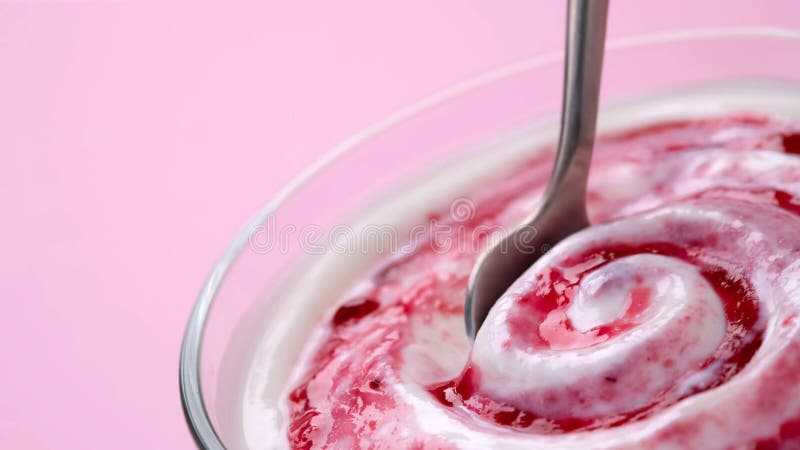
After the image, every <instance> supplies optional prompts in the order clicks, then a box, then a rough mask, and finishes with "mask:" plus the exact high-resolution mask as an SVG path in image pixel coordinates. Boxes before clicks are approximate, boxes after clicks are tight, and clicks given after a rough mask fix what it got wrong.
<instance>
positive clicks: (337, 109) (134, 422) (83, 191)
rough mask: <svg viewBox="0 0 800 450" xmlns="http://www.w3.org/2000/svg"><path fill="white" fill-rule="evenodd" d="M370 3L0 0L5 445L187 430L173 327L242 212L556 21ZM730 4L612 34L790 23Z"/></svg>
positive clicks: (1, 436)
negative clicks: (356, 136)
mask: <svg viewBox="0 0 800 450" xmlns="http://www.w3.org/2000/svg"><path fill="white" fill-rule="evenodd" d="M377 3H378V2H374V1H367V0H364V1H345V2H313V4H312V2H302V1H296V2H291V1H273V2H259V3H255V2H253V3H246V4H245V3H240V4H236V5H233V4H232V3H225V4H224V5H223V4H222V3H219V4H217V5H216V6H205V5H200V4H191V5H178V4H175V3H170V4H166V3H164V2H152V3H151V2H137V3H133V2H126V1H116V2H109V3H101V2H97V1H64V2H39V1H34V2H30V3H29V2H22V1H20V2H14V1H12V2H3V3H2V4H0V152H2V153H0V154H1V155H2V158H1V159H0V211H2V215H3V220H0V236H2V238H0V243H2V245H0V249H2V259H1V260H0V261H1V262H0V264H2V267H0V288H1V289H2V293H3V305H2V309H3V311H2V313H1V314H0V355H2V361H3V364H2V370H0V448H17V449H22V448H25V449H43V448H48V449H49V448H53V449H55V448H59V449H67V448H75V449H78V448H81V449H84V448H117V449H121V448H131V449H133V448H191V447H192V441H191V438H190V436H189V433H188V431H187V429H186V426H185V425H184V423H183V416H182V414H181V409H180V401H179V396H178V386H177V379H178V377H177V364H178V351H179V347H180V339H181V334H182V331H183V327H184V323H185V321H186V318H187V316H188V313H189V310H190V308H191V305H192V302H193V301H194V297H195V295H196V294H197V292H198V290H199V288H200V286H201V284H202V282H203V280H204V278H205V275H206V273H207V271H208V270H209V269H210V268H211V266H212V264H213V263H214V261H215V259H216V257H217V256H218V255H219V254H220V252H221V251H222V250H223V249H224V248H225V246H226V245H227V244H228V242H229V240H230V239H231V237H232V236H233V234H234V233H235V231H236V230H237V229H238V228H239V227H240V225H241V224H242V223H243V221H244V220H245V219H246V218H247V217H248V216H249V215H250V214H251V213H252V212H254V210H255V208H256V207H257V206H259V205H260V204H261V203H262V201H264V200H265V199H266V198H268V197H269V196H270V194H271V193H272V192H274V191H275V190H276V189H277V188H278V187H279V186H280V185H281V184H282V183H284V182H285V181H286V180H287V179H288V178H289V177H290V176H291V175H292V174H293V173H294V172H296V171H297V170H298V168H300V167H303V166H304V165H305V164H307V163H308V162H309V161H311V160H313V159H314V158H316V157H317V156H318V155H320V154H321V153H322V152H323V151H325V149H327V148H329V147H330V146H332V145H333V144H335V143H336V142H337V141H338V140H340V139H342V138H343V137H345V136H346V135H348V134H349V133H351V132H353V131H355V130H357V129H359V128H360V127H363V126H364V125H365V124H367V123H369V122H371V121H373V120H375V119H377V118H380V117H382V116H383V115H385V114H387V113H388V112H390V111H392V109H394V108H396V107H398V106H400V105H403V104H406V103H408V102H410V101H412V100H415V99H417V98H419V97H421V96H423V95H425V94H427V93H430V92H432V91H434V90H436V89H438V88H441V87H443V86H446V85H448V84H450V83H453V82H455V81H457V80H461V79H463V78H466V77H469V76H472V75H475V74H477V73H480V72H482V71H484V70H487V69H490V68H494V67H496V66H499V65H502V64H504V63H508V62H511V61H514V60H517V59H520V58H524V57H526V56H530V55H532V54H534V53H536V52H539V51H542V50H548V49H553V48H559V47H560V46H561V43H562V39H563V38H562V35H561V33H562V29H563V25H562V22H563V8H564V7H563V4H561V2H555V1H530V0H522V1H503V2H497V1H483V2H480V1H466V0H447V1H430V0H413V1H404V2H395V3H394V4H393V5H391V6H387V3H386V2H381V3H382V5H378V4H377ZM731 3H732V2H729V1H727V0H716V1H704V2H696V1H694V0H689V1H686V0H684V1H672V2H659V1H655V0H650V1H634V0H616V1H614V2H613V4H612V11H611V18H610V21H611V23H610V29H609V33H610V35H611V36H621V35H628V34H633V33H639V32H646V31H654V30H662V29H667V28H672V27H674V26H675V25H676V24H682V25H684V26H702V25H725V24H774V25H783V26H794V27H800V4H798V3H797V2H793V1H792V0H785V1H770V2H746V3H747V4H743V5H742V4H739V5H736V6H735V7H734V6H731ZM739 3H745V2H739Z"/></svg>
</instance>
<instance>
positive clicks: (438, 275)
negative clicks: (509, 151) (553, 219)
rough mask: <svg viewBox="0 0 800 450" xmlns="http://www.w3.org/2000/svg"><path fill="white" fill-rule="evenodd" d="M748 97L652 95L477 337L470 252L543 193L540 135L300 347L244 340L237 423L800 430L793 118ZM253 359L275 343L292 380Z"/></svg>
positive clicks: (344, 435) (436, 430) (297, 431)
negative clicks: (681, 106)
mask: <svg viewBox="0 0 800 450" xmlns="http://www.w3.org/2000/svg"><path fill="white" fill-rule="evenodd" d="M739 92H741V91H739ZM769 92H772V93H773V94H776V93H777V91H775V90H770V91H769ZM714 95H720V92H716V93H714ZM793 95H797V94H796V93H794V94H793ZM733 96H735V95H733ZM760 98H761V100H762V101H760V102H759V101H752V102H751V103H749V104H748V103H747V102H740V104H738V105H736V107H734V108H719V110H714V111H710V112H708V111H702V112H701V113H698V114H687V115H686V118H679V117H680V116H679V115H670V114H662V117H656V116H657V115H655V114H653V113H652V112H653V111H654V109H652V106H653V105H654V104H658V102H657V101H656V102H651V103H650V106H651V109H649V110H646V111H650V114H651V115H652V116H651V120H647V121H645V122H644V123H639V124H638V125H637V121H636V120H635V117H634V116H631V115H628V116H627V117H628V118H631V119H632V120H631V121H630V122H631V124H630V126H629V127H625V126H624V120H621V123H622V125H623V126H622V127H615V129H614V130H612V131H606V132H605V133H603V134H601V136H600V137H599V138H598V140H597V143H596V148H595V152H594V160H593V166H592V174H591V176H590V181H589V195H588V198H589V215H590V219H591V222H592V224H593V225H592V227H590V228H588V229H586V230H583V231H581V232H579V233H577V234H575V235H573V236H571V237H570V238H568V239H566V240H565V241H562V242H561V243H558V244H557V245H555V246H553V248H552V249H550V250H549V252H547V253H546V254H545V256H543V257H542V258H540V259H539V260H538V261H537V262H536V264H534V265H533V266H532V267H531V268H530V269H529V270H528V271H527V272H526V273H525V274H524V275H523V276H522V277H521V278H520V279H519V280H518V281H517V282H516V283H515V284H514V285H513V286H511V288H510V289H509V290H508V291H507V292H506V293H505V294H504V295H503V297H502V298H501V299H500V300H499V301H498V303H497V304H496V305H495V307H494V308H493V309H492V311H491V312H490V314H489V317H488V318H487V320H486V322H485V323H484V325H483V327H482V328H481V329H480V331H479V333H478V335H477V337H476V340H475V342H474V344H473V343H470V342H469V340H468V339H467V337H466V334H465V332H464V325H463V302H464V292H465V289H466V282H467V278H468V276H469V273H470V270H471V268H472V265H473V263H474V260H475V257H476V255H477V252H478V251H479V250H480V249H481V248H482V247H483V246H484V245H485V244H486V242H487V241H488V240H490V239H492V238H493V236H495V235H494V234H493V233H496V232H498V230H501V229H503V227H510V226H512V225H513V224H515V223H517V222H518V221H519V220H521V219H522V218H523V217H524V216H526V215H527V214H528V213H529V212H530V211H531V210H532V209H533V205H534V204H535V202H536V201H537V199H538V197H539V196H540V195H541V192H542V191H543V189H544V185H545V184H546V182H547V178H548V176H549V171H550V168H551V164H552V149H551V148H548V147H544V148H543V149H541V150H539V151H536V150H535V149H531V150H533V151H532V152H531V153H530V154H531V155H532V156H530V157H529V158H528V159H527V161H525V163H524V164H519V165H517V167H515V168H513V169H504V171H503V172H500V173H497V174H495V175H496V176H494V178H493V180H492V181H488V182H484V183H481V184H480V185H479V186H474V187H473V188H471V189H470V190H469V191H467V192H464V194H463V195H462V196H460V197H459V201H460V202H461V203H460V204H459V206H460V207H463V208H466V210H465V211H462V212H461V213H458V210H451V209H450V208H449V207H448V208H441V207H440V208H432V209H430V213H431V214H430V218H429V222H428V224H427V227H426V230H427V232H426V233H422V234H420V235H417V237H416V239H415V240H414V241H413V242H412V243H411V245H409V246H408V247H407V248H406V249H405V250H404V251H403V252H402V253H401V254H395V255H390V256H387V257H386V258H385V259H384V260H382V261H381V262H380V263H378V264H377V265H376V267H375V268H374V269H373V270H372V271H370V272H369V273H367V274H364V276H363V277H362V278H361V279H360V281H359V282H358V283H355V284H354V285H353V287H352V288H351V289H350V290H349V292H348V294H347V295H346V296H345V297H344V298H334V299H331V300H330V301H328V303H327V304H328V305H329V306H328V308H329V309H328V311H327V312H326V313H325V314H324V316H323V318H322V320H321V322H320V323H318V324H316V326H315V329H314V330H313V331H309V330H307V331H306V332H305V333H304V339H303V341H302V342H301V343H300V344H301V345H300V346H301V347H302V352H300V353H299V355H298V354H295V355H289V354H283V355H281V352H280V351H279V350H277V349H276V347H275V345H274V342H276V341H273V344H272V347H270V346H269V345H268V346H267V347H268V348H271V350H265V351H264V352H263V354H262V355H260V358H257V359H256V361H257V362H256V364H255V366H254V367H255V368H254V370H253V372H252V376H251V377H250V383H249V386H248V392H247V393H246V397H245V406H244V416H245V432H246V433H245V434H246V435H247V438H248V442H249V443H251V444H254V445H253V446H254V447H259V446H261V447H270V446H272V445H273V444H272V443H264V442H263V441H260V442H261V444H262V445H259V439H263V438H264V437H265V434H264V433H261V432H259V431H258V430H259V429H260V430H266V429H269V430H276V429H279V430H280V433H281V434H282V436H285V439H286V441H285V442H287V443H288V444H287V445H289V446H291V447H292V448H398V447H400V448H528V449H536V448H542V449H545V448H566V449H570V448H575V449H584V448H608V449H611V448H614V449H616V448H620V449H622V448H720V449H722V448H796V446H800V262H798V261H800V121H797V120H796V119H795V118H793V117H792V114H784V113H782V112H781V111H777V112H776V110H775V109H774V108H770V102H769V101H767V100H768V99H769V98H772V97H770V96H769V95H766V94H765V96H762V97H760ZM753 99H755V100H758V99H759V97H758V96H754V97H752V98H749V100H753ZM765 99H767V100H765ZM775 101H777V102H780V101H782V100H780V98H779V95H777V96H776V97H775ZM689 103H691V102H688V103H687V104H689ZM673 105H674V104H673ZM655 110H656V111H657V110H658V108H656V109H655ZM628 111H636V108H635V107H630V108H629V109H628ZM642 111H645V110H642ZM660 111H662V113H663V112H664V111H666V109H664V108H662V109H661V110H660ZM643 114H644V112H643ZM645 115H646V114H645ZM454 204H455V203H454ZM434 230H436V233H434V232H433V231H434ZM442 230H445V231H444V232H443V231H442ZM445 244H446V245H445ZM315 290H316V291H317V292H318V295H319V296H324V295H325V286H324V284H322V285H319V286H315ZM309 305H311V303H309ZM294 308H300V309H302V305H301V306H297V305H295V306H294ZM295 333H296V332H295ZM287 336H289V334H288V332H287V333H286V334H284V335H280V334H279V333H276V332H275V329H273V331H272V333H271V335H270V338H269V339H272V340H274V339H281V338H283V339H286V337H287ZM294 336H300V335H299V334H295V335H294ZM281 356H283V358H285V359H283V360H281V359H280V357H281ZM258 361H261V362H262V364H267V365H268V364H273V365H274V364H277V363H276V361H282V363H283V364H285V367H283V368H282V369H283V373H285V374H286V375H285V376H284V380H285V383H279V384H277V385H276V383H275V381H276V377H274V376H273V377H272V378H271V380H270V381H272V384H271V385H270V386H267V384H268V383H267V381H266V380H265V378H266V375H267V374H268V373H272V374H273V375H274V374H275V373H276V372H275V371H274V370H273V371H272V372H270V370H269V369H268V368H264V367H261V368H259V367H258ZM265 361H266V362H265Z"/></svg>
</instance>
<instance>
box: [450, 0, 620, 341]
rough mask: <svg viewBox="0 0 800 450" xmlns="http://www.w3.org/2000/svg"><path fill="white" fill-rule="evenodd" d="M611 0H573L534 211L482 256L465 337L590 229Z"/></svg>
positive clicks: (471, 293)
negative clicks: (548, 169) (546, 164)
mask: <svg viewBox="0 0 800 450" xmlns="http://www.w3.org/2000/svg"><path fill="white" fill-rule="evenodd" d="M607 12H608V0H569V5H568V8H567V43H566V47H567V48H566V58H565V60H564V95H563V100H562V101H563V104H562V109H561V132H560V134H559V139H558V150H557V152H556V161H555V166H554V167H553V173H552V175H551V176H550V182H549V183H548V185H547V188H546V190H545V193H544V196H543V197H542V200H541V202H540V203H539V205H538V207H537V209H536V211H534V212H533V214H531V215H530V216H529V217H528V218H527V219H526V220H525V221H524V222H523V223H522V224H521V225H519V226H518V227H517V228H515V229H514V230H512V231H510V232H509V233H507V234H506V235H504V236H503V237H502V239H500V240H498V241H497V242H496V243H495V244H494V245H492V247H490V248H488V249H487V250H486V251H485V252H484V253H483V254H481V255H480V257H479V258H478V260H477V262H476V263H475V267H474V268H473V269H472V274H471V275H470V278H469V284H468V286H467V299H466V305H465V311H464V316H465V320H466V325H467V334H468V335H469V337H470V338H471V339H475V334H476V333H477V332H478V329H479V328H480V326H481V325H482V324H483V321H484V320H485V319H486V316H487V315H488V314H489V310H490V309H491V307H492V305H494V303H495V302H496V301H497V299H498V298H500V296H501V295H502V294H503V293H504V292H505V291H506V289H508V287H509V286H511V284H512V283H513V282H514V281H515V280H516V279H517V278H519V276H520V275H522V274H523V273H524V272H525V271H526V270H527V269H528V268H529V267H530V266H531V265H532V264H533V263H534V262H535V261H536V260H537V259H538V258H539V257H540V256H541V255H542V254H544V253H545V252H547V250H549V249H550V247H552V246H553V245H555V244H556V243H558V242H559V241H560V240H562V239H564V238H565V237H567V236H569V235H570V234H572V233H575V232H576V231H578V230H580V229H582V228H585V227H587V226H589V220H588V218H587V215H586V182H587V179H588V177H589V166H590V164H591V158H592V146H593V145H594V135H595V125H596V122H597V103H598V96H599V93H600V74H601V72H602V66H603V50H604V46H605V36H606V16H607Z"/></svg>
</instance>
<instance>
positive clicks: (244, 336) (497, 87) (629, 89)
mask: <svg viewBox="0 0 800 450" xmlns="http://www.w3.org/2000/svg"><path fill="white" fill-rule="evenodd" d="M607 47H608V53H607V56H606V59H605V67H604V73H603V86H602V98H601V119H600V120H601V126H602V120H603V119H602V109H603V108H604V106H603V105H608V104H613V103H614V102H617V101H619V100H621V99H626V98H631V97H636V96H641V95H644V94H646V93H648V92H653V91H658V90H664V89H670V88H675V87H679V86H684V85H692V84H698V83H709V82H719V81H730V80H739V79H769V80H783V81H789V82H795V83H798V82H800V61H798V59H797V55H800V30H787V29H776V28H763V27H751V28H721V29H704V30H683V31H673V32H667V33H662V34H657V35H646V36H636V37H630V38H625V39H619V40H615V41H610V42H609V43H608V46H607ZM561 61H562V54H561V52H553V53H548V54H543V55H541V56H538V57H534V58H531V59H528V60H525V61H521V62H519V63H516V64H512V65H510V66H507V67H503V68H500V69H498V70H495V71H492V72H489V73H486V74H484V75H481V76H479V77H477V78H474V79H471V80H468V81H465V82H463V83H460V84H457V85H455V86H452V87H450V88H447V89H445V90H443V91H440V92H438V93H436V94H433V95H431V96H429V97H427V98H425V99H423V100H421V101H420V102H418V103H415V104H413V105H410V106H408V107H406V108H403V109H401V110H399V111H397V112H396V113H394V114H393V115H391V116H389V117H387V118H385V119H383V120H382V121H379V122H377V123H375V124H373V125H372V126H370V127H367V128H365V129H364V130H362V131H361V132H359V133H357V134H355V135H353V136H352V137H351V138H349V139H348V140H346V141H344V142H342V143H341V144H340V145H338V146H336V147H335V148H333V149H331V150H330V151H329V152H328V153H327V154H325V156H323V157H322V158H321V159H320V160H318V161H317V162H316V163H314V164H313V165H311V166H309V167H308V168H307V169H306V170H305V171H304V172H302V173H301V174H299V175H298V176H297V177H296V178H295V179H294V180H293V181H292V182H291V183H289V184H288V185H287V186H286V187H285V188H284V189H283V190H282V191H281V192H279V193H278V194H277V195H276V196H275V197H274V198H273V199H272V200H271V201H269V202H268V203H267V204H266V205H264V206H263V207H262V208H261V210H260V211H258V213H257V214H256V215H255V216H254V217H253V218H252V219H251V220H250V221H249V222H248V223H247V224H246V226H245V227H244V228H243V229H242V230H241V232H240V233H239V234H238V235H237V236H236V238H235V240H234V241H233V243H232V244H231V245H230V247H229V248H228V250H227V251H226V253H225V254H224V255H223V256H222V257H221V258H220V260H219V262H218V263H217V265H216V266H215V267H214V268H213V270H212V272H211V274H210V275H209V278H208V280H207V282H206V284H205V285H204V286H203V288H202V290H201V292H200V295H199V296H198V299H197V302H196V304H195V307H194V309H193V311H192V313H191V317H190V318H189V323H188V325H187V327H186V332H185V335H184V340H183V346H182V350H181V357H180V387H181V398H182V401H183V407H184V411H185V414H186V418H187V422H188V424H189V427H190V428H191V430H192V433H193V434H194V436H195V439H196V441H197V443H198V445H199V446H201V447H203V448H209V449H219V448H229V449H238V448H243V447H244V446H245V444H244V442H245V441H244V439H243V432H242V426H241V399H242V392H243V384H244V376H245V373H246V371H247V368H248V367H249V364H250V361H251V358H252V355H253V351H254V346H255V345H256V344H257V342H258V340H259V336H261V335H262V334H263V333H264V324H265V323H266V318H268V317H269V315H270V314H271V313H272V312H273V311H274V308H275V306H276V305H277V304H278V303H279V302H281V300H282V298H281V296H280V292H279V289H280V286H281V284H282V283H283V282H284V281H285V280H286V279H287V277H288V276H289V275H288V274H290V273H291V271H292V270H291V268H292V267H297V266H298V265H301V264H308V263H309V262H310V261H313V260H314V259H315V258H320V257H322V255H321V254H317V253H316V252H313V251H311V252H310V251H309V246H308V244H309V241H308V240H309V239H313V236H311V234H314V233H317V234H318V235H321V234H325V233H326V232H328V231H330V230H331V229H332V227H334V226H336V225H337V224H342V223H346V221H345V218H348V217H353V215H354V214H355V213H356V212H357V211H359V209H360V208H361V207H363V205H366V204H368V203H370V202H371V201H374V200H375V199H377V198H380V197H381V196H382V195H385V193H386V192H390V191H391V190H392V189H393V188H395V187H396V186H398V185H401V184H402V181H403V180H408V179H411V178H413V177H414V176H415V175H417V176H419V174H420V173H424V172H425V171H430V170H431V168H433V167H437V166H438V167H441V166H442V164H445V163H446V162H447V161H452V160H454V158H458V157H462V155H465V154H466V153H467V152H469V151H470V149H472V151H475V149H480V148H486V147H480V146H478V147H476V144H479V143H481V142H486V141H487V140H491V139H493V138H495V137H496V136H499V135H503V134H507V133H510V132H511V133H513V130H517V129H520V127H523V128H524V127H526V126H534V124H536V123H543V122H544V123H547V122H551V123H555V121H556V119H557V113H558V112H559V109H560V100H561V77H562V68H561ZM310 126H312V127H313V124H312V125H310ZM555 139H556V136H555V132H554V133H553V136H552V140H553V141H555ZM404 220H405V221H407V222H409V223H414V222H419V223H421V222H423V221H424V217H413V215H411V216H409V217H404ZM289 230H294V231H289ZM303 230H305V231H303ZM308 230H311V231H308ZM301 232H302V233H308V234H309V236H306V237H304V236H301V235H300V234H299V233H301ZM285 235H289V236H293V237H290V238H287V239H281V238H280V237H281V236H285ZM304 239H305V241H304ZM377 257H379V255H374V258H377ZM308 320H309V321H313V320H315V318H314V317H309V318H308ZM271 439H272V440H273V441H274V442H281V441H282V440H283V439H285V438H284V436H271Z"/></svg>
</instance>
